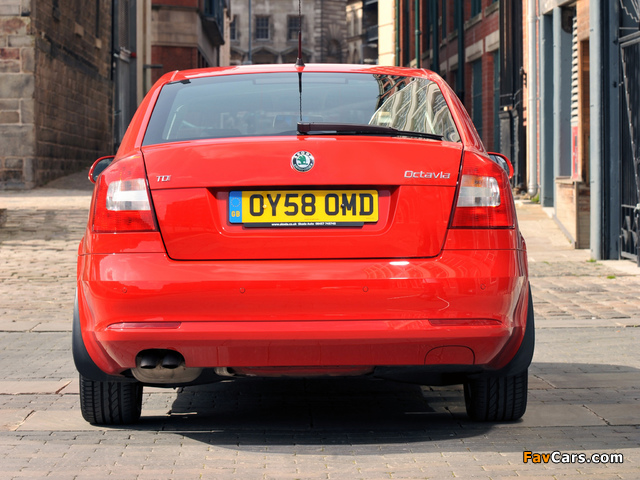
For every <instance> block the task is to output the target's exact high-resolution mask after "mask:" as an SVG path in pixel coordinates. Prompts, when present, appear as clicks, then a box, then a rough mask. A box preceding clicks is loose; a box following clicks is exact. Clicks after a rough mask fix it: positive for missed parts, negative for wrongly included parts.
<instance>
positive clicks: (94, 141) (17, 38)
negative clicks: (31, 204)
mask: <svg viewBox="0 0 640 480" xmlns="http://www.w3.org/2000/svg"><path fill="white" fill-rule="evenodd" d="M110 48H111V3H110V2H107V1H104V0H94V1H80V0H67V1H60V0H39V1H38V2H35V1H30V0H4V1H2V2H1V3H0V145H1V146H0V189H2V188H32V187H34V186H37V185H42V184H44V183H46V182H47V181H49V180H51V179H53V178H56V177H59V176H61V175H65V174H68V173H71V172H74V171H77V170H79V169H81V168H82V167H86V166H88V165H91V163H92V162H93V161H94V160H95V159H96V158H98V157H99V156H102V155H108V154H110V153H112V145H113V140H112V128H111V117H112V100H111V99H112V82H111V79H110V75H111V72H110V54H111V53H110Z"/></svg>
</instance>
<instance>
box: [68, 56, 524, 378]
mask: <svg viewBox="0 0 640 480" xmlns="http://www.w3.org/2000/svg"><path fill="white" fill-rule="evenodd" d="M297 71H299V69H296V68H295V67H294V66H292V65H255V66H247V67H228V68H219V69H206V70H193V71H186V72H173V73H170V74H167V75H165V76H164V77H162V78H161V79H160V80H159V81H158V82H157V83H156V85H154V87H153V88H152V89H151V91H150V92H149V93H148V94H147V96H146V97H145V99H144V100H143V102H142V104H141V105H140V107H139V109H138V111H137V112H136V114H135V116H134V118H133V120H132V122H131V124H130V126H129V129H128V130H127V133H126V134H125V137H124V138H123V141H122V143H121V146H120V149H119V151H118V154H117V156H116V158H115V160H114V162H113V164H112V166H111V167H109V168H112V167H113V166H114V165H117V164H118V162H119V161H120V160H122V159H124V158H127V157H128V158H129V159H131V158H132V157H133V156H138V157H140V158H144V164H143V165H144V168H145V169H146V175H147V181H148V187H149V200H150V204H151V210H152V212H153V215H154V221H157V225H156V226H155V227H154V228H155V229H156V230H157V231H152V230H153V229H149V231H145V232H135V233H117V234H114V233H99V234H98V233H95V232H93V231H91V225H92V218H93V215H95V214H96V213H95V212H96V211H97V210H98V207H97V206H96V204H95V202H96V200H95V198H94V201H93V202H92V206H91V215H90V219H89V227H88V229H87V232H86V234H85V237H84V239H83V241H82V243H81V245H80V248H79V252H78V253H79V256H78V284H77V287H78V301H79V305H78V307H79V319H80V326H81V331H82V339H83V340H84V343H85V346H86V349H87V351H88V353H89V355H90V357H91V359H92V360H93V362H94V363H95V364H96V365H97V366H98V367H99V368H100V369H101V370H102V371H104V372H106V373H108V374H112V375H118V374H122V373H123V372H125V371H127V370H129V369H132V368H134V367H135V366H136V356H137V355H138V354H139V353H140V352H141V351H143V350H147V349H170V350H177V351H178V352H180V353H181V354H182V355H183V356H184V358H185V361H186V366H187V367H229V368H233V367H239V368H240V367H241V369H244V370H242V371H245V372H251V374H264V375H274V374H275V375H281V374H286V373H287V372H290V373H291V374H293V375H302V374H304V373H305V372H307V373H309V372H310V373H311V374H314V375H315V374H319V373H320V374H321V373H340V372H343V373H344V374H356V373H366V372H368V371H370V370H371V368H373V367H375V366H380V365H456V366H460V365H462V366H465V365H466V366H469V367H474V366H482V367H484V368H491V369H495V368H501V367H503V366H505V365H507V364H508V363H509V361H510V360H511V359H512V358H513V357H514V355H515V353H516V351H517V350H518V348H519V346H520V344H521V342H522V339H523V335H524V330H525V326H526V321H527V308H528V301H529V295H528V288H529V282H528V271H527V259H526V249H525V245H524V242H523V240H522V237H521V235H520V233H519V231H518V229H517V225H513V226H511V227H510V228H504V227H501V228H449V226H450V222H451V214H452V212H453V211H454V208H455V203H456V195H458V193H459V190H460V187H459V180H460V175H461V171H462V169H463V167H464V165H461V161H463V160H462V159H463V158H465V159H466V158H472V161H471V162H472V163H473V162H475V163H474V165H476V164H478V163H480V164H482V162H491V160H489V158H488V157H487V155H486V152H485V151H484V147H483V146H482V142H481V140H480V138H479V136H478V134H477V132H476V131H475V128H474V127H473V124H472V122H471V120H470V118H469V116H468V115H467V113H466V112H465V111H464V108H463V107H462V104H461V103H460V102H459V100H458V99H457V97H456V96H455V94H454V93H453V92H452V90H451V89H450V88H449V87H448V86H447V84H446V83H445V82H444V81H443V80H442V79H441V78H440V77H438V76H437V75H435V74H433V73H431V72H427V71H425V70H415V69H403V68H394V67H381V66H369V67H367V66H348V65H309V66H306V67H304V69H303V71H304V72H351V73H358V72H362V73H368V74H372V73H373V74H376V73H380V74H384V75H401V76H403V75H404V76H407V75H409V76H419V77H424V78H428V79H430V80H433V81H434V82H436V83H437V84H438V86H439V87H440V90H441V91H442V95H443V96H444V98H445V100H446V102H447V104H448V106H449V108H450V110H451V115H452V118H453V120H454V122H455V125H456V128H457V130H458V133H459V136H460V139H461V142H460V143H447V142H437V141H432V140H426V139H414V138H400V137H397V138H383V137H373V136H372V137H358V136H351V137H343V136H337V135H324V136H317V137H312V136H304V137H303V136H288V137H284V136H278V137H275V136H274V137H251V138H249V137H244V138H235V139H234V138H230V139H216V140H193V141H185V142H175V143H169V144H163V145H153V146H145V147H142V142H143V139H144V136H145V131H146V125H147V124H148V122H149V119H150V117H151V113H152V111H153V109H154V106H155V104H156V101H157V99H158V96H159V94H160V92H161V90H162V88H163V86H164V85H165V84H166V83H168V82H172V81H180V80H187V79H194V78H198V77H202V76H217V75H235V74H240V73H242V74H250V73H267V72H297ZM300 150H305V151H310V152H313V155H314V156H315V158H316V164H315V166H314V168H313V170H310V171H308V172H304V173H301V172H297V171H294V170H293V169H292V168H291V165H290V160H291V157H292V155H293V154H294V153H296V152H298V151H300ZM141 161H142V160H141ZM123 164H124V162H123V163H121V164H120V165H123ZM407 172H411V173H410V174H408V175H407ZM416 172H417V173H418V175H417V176H416V175H414V173H416ZM420 172H435V173H438V172H442V173H446V174H448V175H447V176H445V175H439V176H437V177H436V176H433V175H432V176H430V177H428V176H426V175H421V174H420ZM158 177H163V178H162V180H163V181H160V180H159V179H158ZM167 177H170V181H167ZM505 185H506V184H504V183H503V184H502V186H503V187H504V188H506V191H507V192H508V191H509V190H508V188H507V187H505ZM363 187H366V188H367V189H375V190H378V192H379V194H380V197H379V220H378V222H377V223H375V224H365V225H364V226H363V227H358V228H344V229H335V228H327V229H318V228H313V229H305V230H296V229H275V228H252V229H248V228H243V227H242V226H241V225H237V224H231V223H229V221H228V218H227V216H228V198H229V191H231V190H241V189H256V190H258V189H264V190H267V189H275V190H277V189H296V188H297V189H328V188H335V189H341V188H342V189H346V188H354V189H362V188H363ZM504 188H503V191H504ZM143 195H144V192H143ZM506 200H508V201H507V204H508V205H509V208H512V206H513V205H512V199H511V197H510V195H509V198H508V199H506ZM509 202H511V203H509ZM503 205H504V204H503ZM99 207H103V206H99ZM514 216H515V213H514ZM165 327H166V328H165ZM261 372H262V373H261Z"/></svg>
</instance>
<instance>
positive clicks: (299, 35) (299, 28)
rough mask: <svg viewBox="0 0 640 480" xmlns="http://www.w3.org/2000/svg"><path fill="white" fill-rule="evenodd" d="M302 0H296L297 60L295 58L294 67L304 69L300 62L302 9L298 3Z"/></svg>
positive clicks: (302, 63) (301, 61)
mask: <svg viewBox="0 0 640 480" xmlns="http://www.w3.org/2000/svg"><path fill="white" fill-rule="evenodd" d="M301 2H302V0H298V58H296V67H304V60H302V7H301V6H300V3H301Z"/></svg>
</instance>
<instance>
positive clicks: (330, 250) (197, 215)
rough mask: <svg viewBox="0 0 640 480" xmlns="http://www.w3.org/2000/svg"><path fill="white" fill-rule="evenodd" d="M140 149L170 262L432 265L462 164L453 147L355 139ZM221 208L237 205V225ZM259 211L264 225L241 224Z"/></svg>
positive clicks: (220, 141)
mask: <svg viewBox="0 0 640 480" xmlns="http://www.w3.org/2000/svg"><path fill="white" fill-rule="evenodd" d="M142 150H143V155H144V159H145V165H146V169H147V176H148V179H149V186H150V190H151V198H152V203H153V206H154V209H155V212H156V216H157V219H158V225H159V228H160V232H161V234H162V238H163V240H164V243H165V246H166V249H167V253H168V255H169V257H171V258H172V259H175V260H245V259H255V260H258V259H260V260H268V259H326V258H409V257H432V256H436V255H438V253H439V252H440V250H441V249H442V246H443V244H444V240H445V236H446V231H447V227H448V224H449V217H450V214H451V211H452V207H453V200H454V196H455V189H456V183H457V179H458V174H459V169H460V161H461V157H462V145H461V144H460V143H452V142H439V141H431V140H424V139H412V138H386V137H356V136H354V137H349V136H313V137H305V136H291V137H282V136H278V137H253V138H227V139H218V140H199V141H189V142H176V143H170V144H161V145H153V146H145V147H143V148H142ZM298 152H305V153H304V154H303V157H304V158H302V160H301V161H297V162H298V163H302V166H301V168H302V169H303V170H304V169H306V168H307V167H308V164H307V163H306V161H307V157H308V155H307V154H309V153H310V154H311V156H313V158H314V164H313V166H312V168H310V169H309V170H308V171H298V170H296V169H294V168H293V164H292V158H293V156H294V155H295V154H296V153H298ZM299 166H300V165H299ZM242 192H247V193H245V194H244V197H243V194H242ZM376 197H377V198H376ZM243 198H244V200H243ZM230 202H231V205H240V206H241V209H242V217H241V218H235V215H236V213H235V212H236V210H234V209H235V207H233V208H230ZM238 202H239V203H238ZM285 202H288V206H287V207H286V208H285ZM305 202H306V203H307V205H305ZM293 204H295V206H294V205H293ZM374 204H375V207H376V208H374ZM374 210H375V211H374ZM239 211H240V210H238V212H239ZM294 211H296V212H297V216H295V219H297V222H292V223H291V222H290V223H287V222H288V221H289V219H291V218H294V217H284V216H283V215H286V213H284V212H289V213H290V214H291V213H293V212H294ZM261 212H262V213H261ZM311 213H313V214H311ZM260 214H261V215H263V216H264V218H269V219H270V220H269V221H268V222H266V223H262V224H260V223H257V224H256V223H252V224H249V223H247V222H249V221H252V222H253V221H255V222H257V221H258V220H257V219H259V218H263V217H260V216H259V215H260ZM272 214H276V215H277V218H276V217H273V215H272ZM307 214H309V216H308V217H307V216H306V215H307ZM368 214H369V215H368ZM270 215H271V217H270ZM327 215H332V216H327ZM344 215H346V216H344ZM367 215H368V216H367ZM347 217H348V218H347ZM307 218H308V219H309V220H310V221H309V222H306V221H305V220H306V219H307ZM282 219H285V220H287V222H280V220H282ZM301 220H303V221H301ZM327 220H331V221H327ZM333 220H338V222H336V224H335V225H334V223H333V222H332V221H333ZM340 220H343V221H347V223H346V224H342V225H340ZM294 223H295V226H292V225H293V224H294ZM283 224H285V225H287V226H284V227H283V226H281V225H283ZM256 225H257V226H256Z"/></svg>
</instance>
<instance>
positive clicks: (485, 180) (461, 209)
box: [451, 153, 516, 228]
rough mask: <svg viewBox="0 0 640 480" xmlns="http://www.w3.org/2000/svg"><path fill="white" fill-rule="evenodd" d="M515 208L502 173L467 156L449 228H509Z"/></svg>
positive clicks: (481, 161)
mask: <svg viewBox="0 0 640 480" xmlns="http://www.w3.org/2000/svg"><path fill="white" fill-rule="evenodd" d="M515 219H516V214H515V206H514V203H513V196H512V195H511V187H510V185H509V177H508V175H507V173H506V171H505V170H504V169H503V168H502V167H501V166H499V165H497V164H496V163H495V162H493V161H492V160H488V159H485V158H483V157H479V156H477V155H474V154H470V153H467V154H466V155H465V157H464V159H463V164H462V176H461V178H460V188H459V190H458V198H457V201H456V208H455V211H454V213H453V220H452V222H451V228H513V227H514V226H515Z"/></svg>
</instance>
